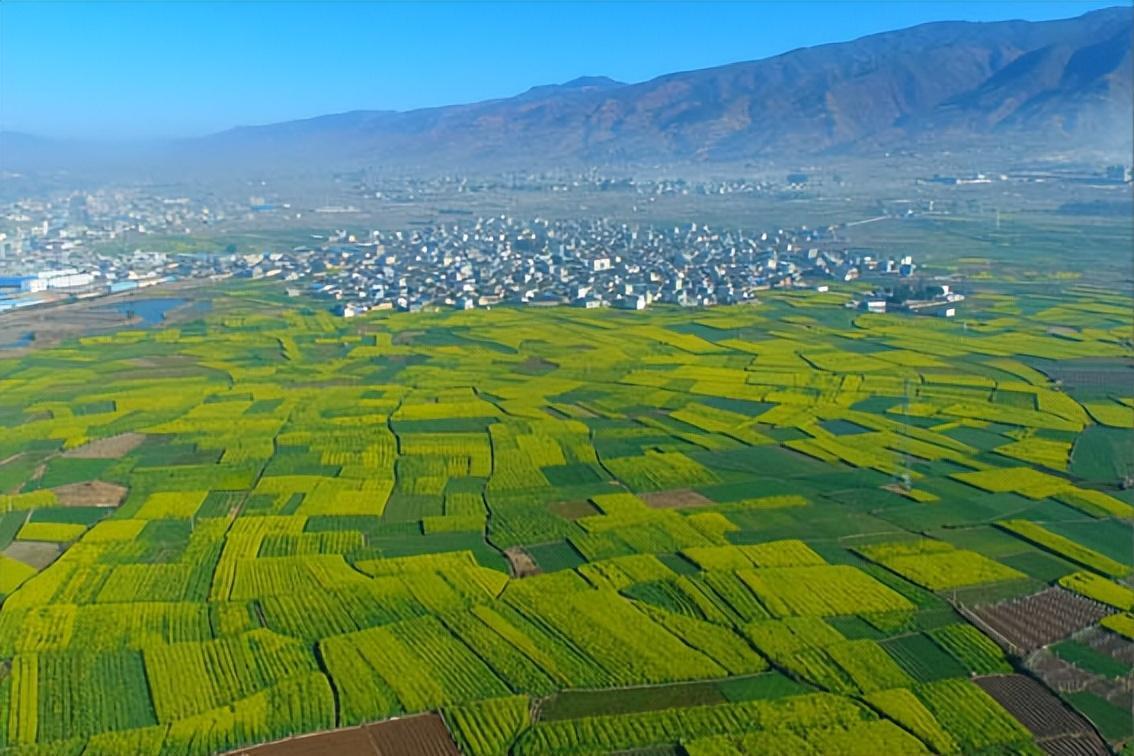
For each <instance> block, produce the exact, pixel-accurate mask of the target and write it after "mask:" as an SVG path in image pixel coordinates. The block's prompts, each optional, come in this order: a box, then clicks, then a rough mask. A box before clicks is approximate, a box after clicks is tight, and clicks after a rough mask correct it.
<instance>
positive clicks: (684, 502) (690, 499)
mask: <svg viewBox="0 0 1134 756" xmlns="http://www.w3.org/2000/svg"><path fill="white" fill-rule="evenodd" d="M641 499H642V501H644V502H646V506H648V507H650V508H652V509H684V508H686V507H707V506H711V505H713V504H715V503H716V502H714V501H713V500H712V499H709V498H706V497H705V496H702V495H701V494H699V493H697V492H696V491H690V490H689V489H688V488H682V489H679V490H676V491H655V492H653V493H644V494H641Z"/></svg>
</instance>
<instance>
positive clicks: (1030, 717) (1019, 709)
mask: <svg viewBox="0 0 1134 756" xmlns="http://www.w3.org/2000/svg"><path fill="white" fill-rule="evenodd" d="M975 682H976V684H977V685H979V686H980V687H981V688H983V689H984V692H985V693H988V695H990V696H992V697H993V698H995V699H996V701H997V702H998V703H999V704H1000V705H1001V706H1003V707H1004V708H1005V709H1006V710H1007V711H1008V713H1009V714H1011V715H1012V716H1014V717H1015V718H1016V719H1018V720H1020V724H1022V725H1024V727H1027V728H1028V730H1029V731H1030V732H1031V733H1032V734H1033V735H1035V736H1036V739H1037V740H1042V739H1044V738H1052V737H1056V736H1060V735H1077V736H1080V737H1083V738H1085V739H1089V738H1094V739H1095V740H1098V736H1097V735H1096V734H1095V731H1094V729H1093V728H1092V727H1091V726H1090V725H1089V724H1088V723H1087V721H1086V720H1084V719H1083V718H1082V717H1080V716H1079V715H1078V714H1076V713H1075V712H1073V711H1071V710H1070V709H1068V708H1067V707H1066V706H1064V705H1063V704H1062V703H1061V702H1060V700H1059V699H1058V698H1056V697H1055V696H1054V695H1052V694H1051V691H1049V690H1048V689H1047V688H1045V687H1044V686H1043V685H1041V684H1040V683H1038V682H1036V681H1035V680H1033V679H1032V678H1030V677H1026V676H1024V675H993V676H991V677H978V678H976V680H975ZM1098 745H1099V746H1100V747H1101V748H1102V752H1103V753H1105V752H1106V747H1105V746H1104V745H1103V744H1102V742H1101V741H1099V743H1098Z"/></svg>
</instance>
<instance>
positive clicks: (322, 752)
mask: <svg viewBox="0 0 1134 756" xmlns="http://www.w3.org/2000/svg"><path fill="white" fill-rule="evenodd" d="M233 753H234V754H238V755H239V756H460V751H458V750H457V746H456V744H455V743H454V742H453V739H452V738H451V737H450V736H449V731H448V730H446V729H445V723H444V722H443V721H442V719H441V717H439V716H438V715H436V714H419V715H417V716H413V717H406V718H404V719H391V720H389V721H386V722H379V723H377V724H372V725H363V726H362V727H349V728H346V729H343V730H332V731H331V732H323V733H319V734H316V735H307V736H304V737H298V738H290V739H288V740H280V741H277V742H275V743H266V744H264V745H259V746H253V747H252V748H244V749H241V750H239V751H234V752H233Z"/></svg>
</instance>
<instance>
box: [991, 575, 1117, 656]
mask: <svg viewBox="0 0 1134 756" xmlns="http://www.w3.org/2000/svg"><path fill="white" fill-rule="evenodd" d="M969 611H971V612H972V613H973V614H975V615H976V616H977V617H978V618H980V620H982V621H983V622H984V623H985V624H986V625H988V627H989V628H991V629H992V630H994V631H995V632H994V633H993V634H992V635H993V637H994V638H996V637H997V636H999V637H1000V638H1003V639H1005V640H1007V641H1008V642H1009V643H1011V644H1012V645H1014V646H1015V647H1016V649H1015V650H1020V649H1022V650H1023V651H1032V650H1034V649H1037V648H1041V647H1043V646H1046V645H1047V644H1049V643H1054V642H1055V641H1057V640H1062V639H1063V638H1066V637H1067V636H1069V635H1071V634H1072V633H1075V632H1077V631H1079V630H1082V629H1083V628H1085V627H1089V626H1090V625H1093V624H1095V623H1096V622H1098V621H1099V620H1100V619H1102V618H1103V617H1105V616H1106V615H1108V614H1110V613H1111V610H1110V609H1108V608H1107V607H1106V606H1104V605H1102V604H1100V603H1099V602H1097V601H1091V600H1090V599H1088V598H1084V597H1082V596H1079V595H1077V594H1074V593H1072V592H1071V591H1067V590H1064V589H1063V588H1048V589H1047V590H1045V591H1040V592H1039V593H1034V594H1032V595H1031V596H1024V597H1023V598H1018V599H1012V600H1010V601H1002V602H1000V603H999V604H992V605H990V606H981V607H976V608H973V609H970V610H969Z"/></svg>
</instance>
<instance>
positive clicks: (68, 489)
mask: <svg viewBox="0 0 1134 756" xmlns="http://www.w3.org/2000/svg"><path fill="white" fill-rule="evenodd" d="M51 490H52V491H54V492H55V498H56V499H58V500H59V503H60V504H61V505H63V506H65V507H117V506H118V505H119V504H121V503H122V499H123V498H125V496H126V491H127V489H126V488H125V487H124V486H119V485H115V484H114V483H106V482H104V481H101V480H88V481H86V482H84V483H68V484H67V485H65V486H57V487H55V488H53V489H51Z"/></svg>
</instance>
